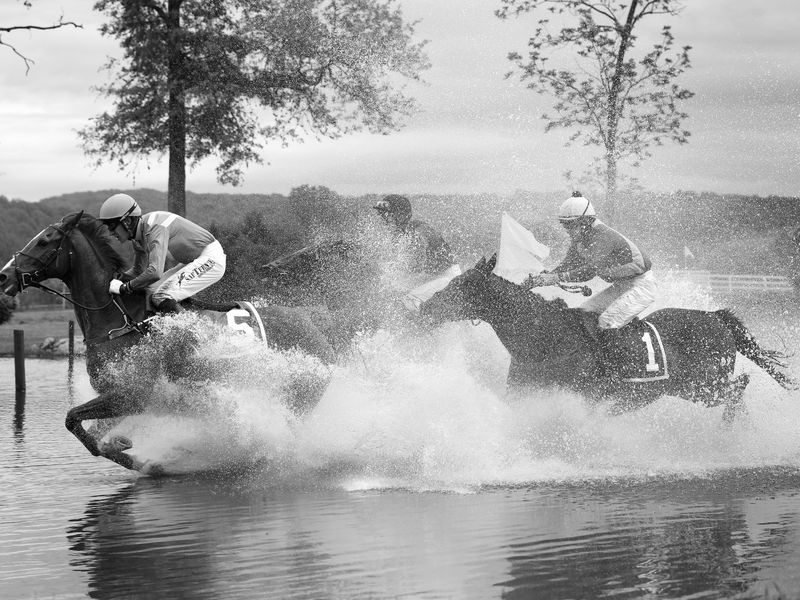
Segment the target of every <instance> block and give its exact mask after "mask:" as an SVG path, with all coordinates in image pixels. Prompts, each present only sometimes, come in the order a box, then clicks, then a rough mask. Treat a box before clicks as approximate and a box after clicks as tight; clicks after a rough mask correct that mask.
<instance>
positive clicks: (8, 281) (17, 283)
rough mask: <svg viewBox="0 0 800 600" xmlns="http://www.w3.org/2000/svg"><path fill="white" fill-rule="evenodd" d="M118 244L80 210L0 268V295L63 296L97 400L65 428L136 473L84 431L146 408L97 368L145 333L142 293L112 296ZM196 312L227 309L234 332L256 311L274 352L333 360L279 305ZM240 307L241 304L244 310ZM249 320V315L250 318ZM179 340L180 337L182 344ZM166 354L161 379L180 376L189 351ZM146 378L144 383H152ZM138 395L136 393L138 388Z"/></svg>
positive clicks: (119, 263)
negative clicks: (32, 290) (36, 292)
mask: <svg viewBox="0 0 800 600" xmlns="http://www.w3.org/2000/svg"><path fill="white" fill-rule="evenodd" d="M118 244H119V243H118V242H117V241H116V240H115V239H114V238H113V236H111V234H110V232H109V231H108V228H107V227H106V226H105V225H104V224H103V223H102V222H101V221H100V220H98V219H96V218H95V217H93V216H91V215H88V214H85V213H84V212H82V211H81V212H79V213H74V214H70V215H67V216H66V217H64V218H63V219H62V220H61V221H60V222H57V223H53V224H51V225H48V226H47V227H46V228H45V229H44V230H43V231H41V232H40V233H39V234H37V235H36V236H35V237H34V238H33V239H31V240H30V242H28V244H27V245H26V246H25V247H24V248H23V249H22V250H20V251H19V252H17V253H16V254H15V255H14V257H13V259H12V260H10V261H9V262H8V264H7V265H6V266H5V267H4V268H3V269H2V270H0V291H3V292H5V293H6V294H8V295H10V296H14V295H15V294H17V293H18V292H21V291H23V290H24V289H25V288H28V287H37V288H41V289H43V290H45V291H48V292H50V293H53V294H56V295H59V296H62V297H63V298H65V299H66V300H67V301H69V302H70V303H71V304H72V305H73V307H74V311H75V318H76V320H77V322H78V325H79V327H80V329H81V331H82V333H83V336H84V340H85V343H86V368H87V371H88V372H89V376H90V380H91V383H92V386H93V387H94V388H95V389H96V390H97V391H98V392H100V395H99V396H98V397H96V398H95V399H93V400H90V401H89V402H86V403H85V404H82V405H80V406H77V407H75V408H73V409H71V410H70V411H69V412H68V414H67V418H66V426H67V429H69V431H71V432H72V433H73V434H74V435H75V436H76V437H77V438H78V439H79V440H80V441H81V443H83V445H84V446H85V447H86V448H87V449H88V450H89V452H91V453H92V454H93V455H95V456H98V455H103V456H105V457H106V458H109V459H111V460H113V461H115V462H117V463H119V464H121V465H122V466H125V467H127V468H135V464H134V463H133V461H132V459H131V457H130V456H129V455H127V454H125V453H124V452H123V451H122V450H124V449H119V448H112V447H108V446H107V447H103V448H100V447H99V446H98V441H97V440H96V439H95V438H94V437H93V436H92V435H90V434H89V433H88V432H87V431H86V430H85V429H84V427H83V424H82V422H83V421H84V420H88V419H109V418H113V417H120V416H123V415H128V414H132V413H137V412H141V411H143V410H144V409H145V407H146V405H147V403H148V397H147V394H146V393H143V394H138V393H137V394H131V393H128V394H126V393H125V391H124V390H118V389H107V388H108V384H107V383H106V384H105V385H104V380H103V378H102V377H101V373H102V367H103V366H104V365H105V364H106V363H108V362H109V361H111V360H117V359H119V358H120V357H122V356H123V355H124V352H125V350H127V349H129V348H130V347H132V346H133V345H135V344H138V343H140V342H141V341H142V340H143V339H144V338H145V337H146V336H148V318H150V317H152V314H149V313H148V311H147V307H146V299H145V297H144V295H139V294H133V295H122V296H118V295H114V294H111V293H109V282H110V281H111V279H112V278H114V277H119V273H120V272H121V271H122V270H123V269H124V267H125V259H124V258H123V256H122V255H121V254H120V252H119V250H118V248H119V245H118ZM47 279H60V280H61V281H63V282H64V283H65V284H66V285H67V287H68V288H69V289H70V292H71V293H70V295H68V296H67V295H63V294H61V293H60V292H58V291H56V290H54V289H52V288H49V287H48V286H47V285H45V284H43V283H42V282H43V281H45V280H47ZM196 305H198V306H200V307H201V308H212V309H215V310H218V311H232V312H228V320H229V322H231V324H233V325H234V327H237V325H239V323H238V321H237V318H238V316H241V315H243V314H244V315H245V316H246V315H247V313H248V312H249V313H251V314H253V313H254V312H257V313H258V317H259V318H258V319H257V320H258V321H259V325H258V329H260V332H259V333H260V336H259V337H261V338H262V339H263V340H265V341H266V342H267V343H269V344H271V345H273V346H275V347H276V348H278V349H291V348H296V349H300V350H302V351H304V352H306V353H307V354H311V355H313V356H316V357H318V358H319V359H320V360H322V361H323V362H325V363H331V362H333V360H334V359H335V352H334V349H333V347H332V346H331V343H330V341H329V340H328V338H327V336H326V335H325V332H324V331H322V330H321V329H320V328H319V327H318V326H317V324H315V323H314V322H313V321H312V320H311V318H310V317H309V316H308V314H307V313H306V312H304V311H302V310H300V309H297V308H291V307H283V306H266V307H259V308H257V309H256V308H255V307H253V306H252V305H251V304H249V303H231V304H230V305H227V306H212V305H207V304H204V303H199V302H196ZM242 307H246V308H247V310H244V309H243V308H242ZM253 316H254V317H255V314H253ZM182 341H186V340H182ZM177 346H178V347H176V348H173V351H171V352H166V353H165V356H163V357H162V358H163V359H165V361H166V363H165V364H163V365H161V366H162V367H163V368H164V369H165V372H166V373H167V374H168V375H170V374H171V375H172V376H180V375H181V372H182V369H183V368H184V367H185V361H186V360H190V357H189V356H188V355H189V354H190V353H191V351H192V347H191V345H190V344H186V345H185V344H178V345H177ZM155 376H156V374H152V376H151V377H150V378H149V381H151V382H152V380H153V379H155ZM138 391H141V390H138Z"/></svg>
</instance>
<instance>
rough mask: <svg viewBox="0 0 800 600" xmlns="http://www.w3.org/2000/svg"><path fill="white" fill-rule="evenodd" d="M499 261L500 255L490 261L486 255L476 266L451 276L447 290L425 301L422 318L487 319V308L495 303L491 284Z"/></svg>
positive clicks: (437, 320)
mask: <svg viewBox="0 0 800 600" xmlns="http://www.w3.org/2000/svg"><path fill="white" fill-rule="evenodd" d="M496 264H497V255H494V256H492V257H491V258H490V259H489V260H486V258H485V257H484V258H481V259H480V260H479V261H478V262H477V264H476V265H475V266H474V267H472V268H471V269H467V270H466V271H464V273H462V274H461V275H458V276H457V277H454V278H453V279H451V280H450V282H449V283H448V284H447V285H446V286H445V287H444V288H443V289H441V290H440V291H438V292H436V293H435V294H434V295H433V296H431V297H430V298H429V299H428V300H426V301H425V302H423V303H422V305H421V306H420V316H421V317H422V319H423V320H424V321H426V322H428V323H430V324H432V325H439V324H441V323H444V322H447V321H465V320H468V319H474V320H477V319H485V316H486V308H487V306H490V305H491V304H492V301H491V296H490V293H491V289H490V283H491V277H492V270H493V269H494V267H495V265H496Z"/></svg>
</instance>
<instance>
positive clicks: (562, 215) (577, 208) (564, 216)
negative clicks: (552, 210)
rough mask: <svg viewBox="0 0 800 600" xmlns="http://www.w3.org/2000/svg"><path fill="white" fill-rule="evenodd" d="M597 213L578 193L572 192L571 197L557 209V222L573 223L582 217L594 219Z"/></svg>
mask: <svg viewBox="0 0 800 600" xmlns="http://www.w3.org/2000/svg"><path fill="white" fill-rule="evenodd" d="M596 216H597V212H596V211H595V209H594V206H592V203H591V202H589V201H588V200H587V199H586V198H584V197H583V196H582V195H581V193H580V192H573V194H572V197H570V198H567V199H566V200H564V203H563V204H562V205H561V208H559V209H558V220H559V221H575V220H576V219H580V218H582V217H596Z"/></svg>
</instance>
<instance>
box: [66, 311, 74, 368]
mask: <svg viewBox="0 0 800 600" xmlns="http://www.w3.org/2000/svg"><path fill="white" fill-rule="evenodd" d="M68 331H69V370H70V371H72V365H73V364H74V363H75V321H70V322H69V326H68Z"/></svg>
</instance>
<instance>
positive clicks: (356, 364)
mask: <svg viewBox="0 0 800 600" xmlns="http://www.w3.org/2000/svg"><path fill="white" fill-rule="evenodd" d="M664 288H666V289H668V290H671V293H670V297H668V298H666V299H665V300H664V302H665V303H668V304H669V305H672V306H686V307H696V308H697V307H699V308H705V309H714V308H718V305H717V303H716V302H715V300H714V298H713V297H712V296H711V294H710V292H709V291H708V290H703V289H699V288H696V287H691V286H690V284H688V283H686V282H683V283H681V282H679V281H676V282H670V283H669V284H668V285H667V286H664ZM664 288H662V289H664ZM684 288H685V289H684ZM195 327H198V326H197V325H195ZM794 331H797V328H795V329H794ZM195 333H196V334H197V335H199V336H200V339H201V344H200V345H199V349H200V356H201V357H202V358H206V359H209V360H211V359H219V358H220V357H225V358H227V359H228V360H227V361H226V362H225V363H224V364H225V368H224V369H222V370H220V369H217V372H216V373H215V374H214V376H213V377H212V376H209V377H206V378H203V377H198V378H197V379H196V380H194V381H193V382H192V383H191V384H189V383H187V382H185V381H184V382H181V383H178V384H176V383H170V382H166V381H161V382H160V383H159V386H160V389H159V394H160V395H161V396H163V397H164V398H166V399H168V401H165V405H169V404H170V403H172V404H173V405H174V404H181V403H183V404H184V405H188V406H190V407H191V412H190V414H191V415H192V416H191V417H188V416H181V417H177V416H174V415H173V416H165V415H164V414H156V415H150V414H148V415H143V416H140V417H131V418H130V419H128V420H127V425H128V426H129V427H130V436H131V437H132V438H133V439H134V443H135V444H136V445H137V446H136V451H137V452H142V453H144V454H148V453H149V455H152V457H153V458H154V459H157V460H161V461H164V462H168V461H172V463H171V464H172V467H173V469H174V470H175V471H176V472H188V471H196V470H204V469H208V468H216V469H223V470H224V469H235V470H237V471H239V472H241V471H246V472H247V473H248V476H249V477H250V478H252V479H254V480H256V481H259V482H260V483H263V485H276V484H281V485H287V484H292V483H293V482H298V481H300V482H305V483H308V482H313V483H314V484H315V485H333V486H336V487H343V488H345V489H376V488H387V487H389V488H410V489H416V490H455V491H468V490H474V489H476V488H479V487H481V486H487V485H490V486H491V485H525V484H529V483H531V482H549V481H572V480H596V479H602V480H605V479H608V478H641V477H661V476H669V477H674V476H677V477H689V478H691V477H702V476H706V475H707V474H709V473H712V472H714V471H718V470H724V469H735V468H761V467H769V466H789V467H792V468H794V467H796V468H800V439H798V436H797V431H798V430H800V409H798V408H797V400H798V393H797V392H788V391H786V390H783V389H782V388H780V387H779V386H778V385H777V384H776V383H775V382H774V381H773V380H772V379H770V378H769V377H768V376H767V375H766V374H764V373H762V372H761V371H760V370H759V369H758V368H757V367H756V366H755V365H753V364H752V363H750V362H749V361H747V360H746V359H743V358H741V357H740V359H739V361H738V362H739V365H738V366H737V371H747V372H748V373H750V374H751V377H752V383H751V385H750V387H749V388H748V389H747V391H746V393H745V397H744V401H745V405H746V408H747V411H746V414H745V415H743V416H742V417H741V418H739V419H738V420H737V421H736V422H735V423H733V424H732V425H726V424H725V423H724V422H723V418H722V412H723V409H722V407H717V408H705V407H702V406H698V405H694V404H691V403H689V402H686V401H684V400H681V399H678V398H672V397H665V398H662V399H660V400H658V401H656V402H655V403H653V404H652V405H650V406H648V407H646V408H644V409H642V410H639V411H637V412H634V413H630V414H625V415H621V416H619V415H618V416H612V415H609V414H608V413H607V412H606V411H605V408H604V407H603V406H593V405H590V404H587V403H586V402H585V401H584V400H583V399H582V398H580V397H579V396H577V395H575V394H571V393H569V392H565V391H563V390H557V389H545V390H540V391H538V392H535V393H531V394H528V395H526V396H516V397H509V396H507V395H506V392H505V385H504V381H505V374H506V371H507V368H508V356H507V353H506V351H505V350H504V349H503V347H502V346H501V345H500V343H499V341H498V340H497V338H496V336H495V335H494V333H493V331H492V330H491V328H489V327H488V326H487V325H485V324H480V325H478V326H473V325H472V324H468V323H460V324H450V325H448V326H445V327H442V328H441V329H440V330H438V331H436V332H434V333H430V334H426V335H422V334H414V335H412V334H409V333H407V332H406V333H404V334H400V333H398V332H390V331H386V330H381V331H378V332H376V333H373V334H364V335H360V336H357V339H356V340H355V342H354V345H353V348H352V350H351V351H350V352H349V353H348V354H347V355H346V356H345V357H343V358H342V360H341V361H340V362H339V364H337V365H336V367H334V368H332V369H331V368H328V367H325V366H323V365H322V364H320V363H319V361H316V360H315V359H312V358H310V357H308V356H305V355H303V354H301V353H292V352H289V353H287V352H277V351H274V350H271V349H269V348H267V347H265V346H261V345H256V344H255V343H253V342H252V341H248V340H247V339H246V338H242V337H241V336H236V335H232V334H229V333H226V332H224V331H222V330H219V329H213V328H207V329H203V328H202V327H200V329H199V330H196V331H195ZM166 337H168V336H166ZM795 337H796V336H795ZM314 391H316V392H318V393H319V394H320V399H319V402H318V404H317V405H316V407H315V408H314V409H313V410H311V411H310V412H309V413H308V414H306V415H305V416H298V415H297V414H296V412H295V411H293V410H292V407H293V406H295V403H296V401H297V397H298V396H303V395H304V394H309V393H312V392H314ZM137 438H138V439H137Z"/></svg>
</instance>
